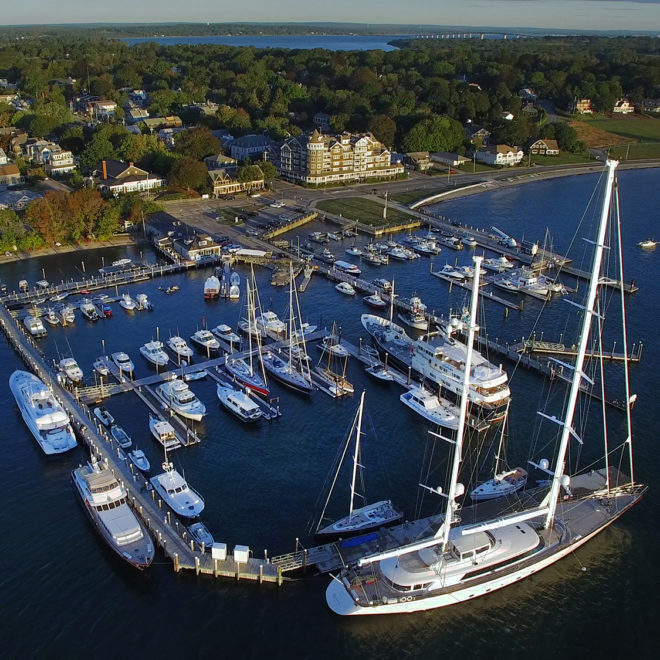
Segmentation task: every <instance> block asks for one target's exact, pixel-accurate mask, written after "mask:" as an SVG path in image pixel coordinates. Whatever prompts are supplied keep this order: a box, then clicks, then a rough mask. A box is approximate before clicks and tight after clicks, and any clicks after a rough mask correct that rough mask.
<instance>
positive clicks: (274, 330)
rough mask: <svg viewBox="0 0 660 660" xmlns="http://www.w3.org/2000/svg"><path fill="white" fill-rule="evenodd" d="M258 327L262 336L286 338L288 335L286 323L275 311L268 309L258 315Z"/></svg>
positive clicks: (276, 338) (277, 338)
mask: <svg viewBox="0 0 660 660" xmlns="http://www.w3.org/2000/svg"><path fill="white" fill-rule="evenodd" d="M256 327H257V329H258V330H259V331H260V333H261V336H262V337H269V338H270V339H275V340H279V339H284V337H286V324H285V323H284V321H282V320H280V319H279V318H278V316H277V314H275V312H271V311H266V312H262V313H261V314H259V316H257V317H256Z"/></svg>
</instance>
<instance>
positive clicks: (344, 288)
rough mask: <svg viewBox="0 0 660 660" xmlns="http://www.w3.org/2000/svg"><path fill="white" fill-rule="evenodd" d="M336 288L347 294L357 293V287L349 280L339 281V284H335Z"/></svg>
mask: <svg viewBox="0 0 660 660" xmlns="http://www.w3.org/2000/svg"><path fill="white" fill-rule="evenodd" d="M335 289H337V291H339V293H343V294H344V295H345V296H354V295H355V289H354V288H353V287H352V286H351V285H350V284H349V283H348V282H339V283H338V284H335Z"/></svg>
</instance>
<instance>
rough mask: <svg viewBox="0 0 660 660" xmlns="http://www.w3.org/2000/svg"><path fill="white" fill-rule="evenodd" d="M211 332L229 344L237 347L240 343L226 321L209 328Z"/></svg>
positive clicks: (239, 339)
mask: <svg viewBox="0 0 660 660" xmlns="http://www.w3.org/2000/svg"><path fill="white" fill-rule="evenodd" d="M211 332H212V333H213V334H214V335H215V336H216V337H217V338H218V339H222V341H224V342H226V343H227V344H229V345H230V346H233V347H236V348H239V347H240V345H241V338H240V337H239V336H238V335H237V334H236V333H235V332H234V331H233V330H232V329H231V326H229V325H227V324H226V323H221V324H220V325H216V326H215V328H212V329H211Z"/></svg>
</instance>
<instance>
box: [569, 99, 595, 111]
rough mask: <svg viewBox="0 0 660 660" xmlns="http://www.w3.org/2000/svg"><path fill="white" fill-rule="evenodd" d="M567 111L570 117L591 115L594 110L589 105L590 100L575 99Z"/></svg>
mask: <svg viewBox="0 0 660 660" xmlns="http://www.w3.org/2000/svg"><path fill="white" fill-rule="evenodd" d="M568 111H569V112H570V113H571V114H572V115H576V114H577V115H591V114H593V112H594V109H593V106H592V105H591V99H579V98H577V97H575V98H574V99H573V101H571V103H570V104H569V106H568Z"/></svg>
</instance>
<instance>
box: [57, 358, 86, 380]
mask: <svg viewBox="0 0 660 660" xmlns="http://www.w3.org/2000/svg"><path fill="white" fill-rule="evenodd" d="M58 367H59V369H60V371H61V372H62V373H63V374H64V375H65V376H66V377H67V378H68V379H69V380H70V381H71V382H72V383H79V382H81V381H82V379H83V371H82V369H81V368H80V367H79V366H78V363H77V362H76V361H75V359H74V358H72V357H67V358H62V359H61V360H60V362H59V364H58Z"/></svg>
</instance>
